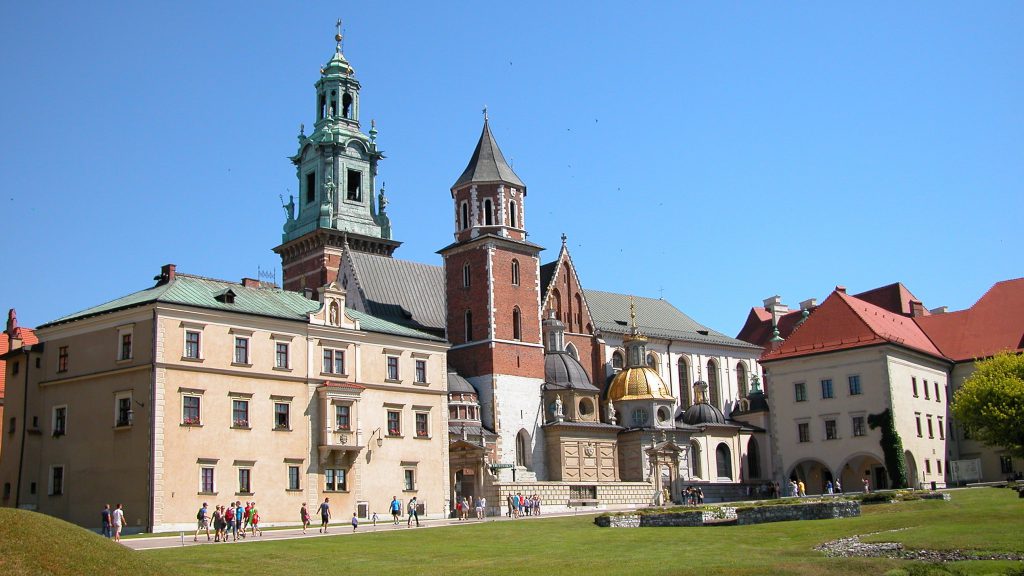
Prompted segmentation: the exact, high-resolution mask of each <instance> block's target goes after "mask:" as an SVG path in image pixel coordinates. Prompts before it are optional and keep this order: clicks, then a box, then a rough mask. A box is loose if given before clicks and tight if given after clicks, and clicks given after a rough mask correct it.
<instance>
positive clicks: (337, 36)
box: [334, 18, 342, 54]
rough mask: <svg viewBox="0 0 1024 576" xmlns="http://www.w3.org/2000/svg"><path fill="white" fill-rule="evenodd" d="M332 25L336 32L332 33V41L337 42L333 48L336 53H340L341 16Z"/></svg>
mask: <svg viewBox="0 0 1024 576" xmlns="http://www.w3.org/2000/svg"><path fill="white" fill-rule="evenodd" d="M334 26H335V28H336V29H337V32H336V33H335V34H334V41H335V42H337V43H338V45H337V47H336V48H335V50H337V52H338V54H341V38H342V36H341V18H338V21H337V22H335V23H334Z"/></svg>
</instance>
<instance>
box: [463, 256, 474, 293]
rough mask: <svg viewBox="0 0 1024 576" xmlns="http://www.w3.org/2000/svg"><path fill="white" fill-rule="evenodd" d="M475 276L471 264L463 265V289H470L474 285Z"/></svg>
mask: <svg viewBox="0 0 1024 576" xmlns="http://www.w3.org/2000/svg"><path fill="white" fill-rule="evenodd" d="M472 279H473V274H472V271H471V270H470V268H469V262H466V263H465V264H463V265H462V287H463V288H469V286H470V285H471V284H472Z"/></svg>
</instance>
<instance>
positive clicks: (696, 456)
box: [690, 442, 702, 478]
mask: <svg viewBox="0 0 1024 576" xmlns="http://www.w3.org/2000/svg"><path fill="white" fill-rule="evenodd" d="M690 476H693V477H694V478H700V477H701V476H702V474H701V469H700V444H698V443H697V442H690Z"/></svg>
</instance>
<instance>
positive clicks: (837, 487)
mask: <svg viewBox="0 0 1024 576" xmlns="http://www.w3.org/2000/svg"><path fill="white" fill-rule="evenodd" d="M832 488H833V489H834V490H835V491H836V494H842V493H843V485H842V484H840V483H839V478H836V483H835V484H834V485H833V486H832Z"/></svg>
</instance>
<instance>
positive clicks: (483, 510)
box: [480, 496, 487, 520]
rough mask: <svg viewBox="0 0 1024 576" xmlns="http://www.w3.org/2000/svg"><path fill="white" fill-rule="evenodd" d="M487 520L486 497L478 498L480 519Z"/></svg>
mask: <svg viewBox="0 0 1024 576" xmlns="http://www.w3.org/2000/svg"><path fill="white" fill-rule="evenodd" d="M485 518H487V496H481V497H480V519H481V520H483V519H485Z"/></svg>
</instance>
